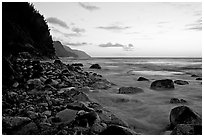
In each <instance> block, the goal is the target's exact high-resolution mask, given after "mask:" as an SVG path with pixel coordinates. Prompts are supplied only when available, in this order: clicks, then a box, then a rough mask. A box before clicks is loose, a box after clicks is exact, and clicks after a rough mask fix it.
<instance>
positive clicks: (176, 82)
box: [174, 80, 189, 85]
mask: <svg viewBox="0 0 204 137" xmlns="http://www.w3.org/2000/svg"><path fill="white" fill-rule="evenodd" d="M174 83H175V84H178V85H187V84H189V83H188V81H184V80H175V81H174Z"/></svg>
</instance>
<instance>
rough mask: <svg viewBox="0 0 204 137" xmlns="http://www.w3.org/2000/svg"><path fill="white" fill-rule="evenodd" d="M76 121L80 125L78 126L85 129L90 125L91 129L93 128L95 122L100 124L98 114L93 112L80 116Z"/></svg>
mask: <svg viewBox="0 0 204 137" xmlns="http://www.w3.org/2000/svg"><path fill="white" fill-rule="evenodd" d="M76 120H77V121H78V123H79V125H78V126H82V127H85V126H87V125H88V126H89V127H91V126H92V125H93V124H94V123H95V122H99V121H100V118H99V116H98V114H97V113H96V112H94V111H91V112H88V113H84V114H82V115H78V116H77V117H76Z"/></svg>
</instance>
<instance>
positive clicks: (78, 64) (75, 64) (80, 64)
mask: <svg viewBox="0 0 204 137" xmlns="http://www.w3.org/2000/svg"><path fill="white" fill-rule="evenodd" d="M72 66H79V67H83V66H84V65H83V64H82V63H74V64H72Z"/></svg>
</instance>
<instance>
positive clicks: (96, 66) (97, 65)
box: [90, 64, 101, 69]
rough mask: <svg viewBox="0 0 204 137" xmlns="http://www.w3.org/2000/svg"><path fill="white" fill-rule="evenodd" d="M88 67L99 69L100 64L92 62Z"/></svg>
mask: <svg viewBox="0 0 204 137" xmlns="http://www.w3.org/2000/svg"><path fill="white" fill-rule="evenodd" d="M90 69H101V66H100V65H99V64H93V65H91V66H90Z"/></svg>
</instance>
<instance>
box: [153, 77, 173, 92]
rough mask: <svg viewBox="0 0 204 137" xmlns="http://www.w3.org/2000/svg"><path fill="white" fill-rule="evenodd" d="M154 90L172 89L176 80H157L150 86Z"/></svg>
mask: <svg viewBox="0 0 204 137" xmlns="http://www.w3.org/2000/svg"><path fill="white" fill-rule="evenodd" d="M150 88H151V89H153V90H170V89H174V82H173V81H172V80H171V79H162V80H156V81H154V82H152V83H151V86H150Z"/></svg>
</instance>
